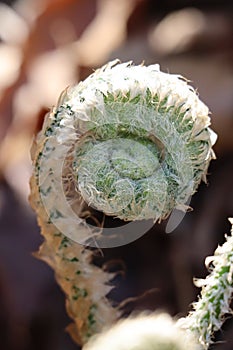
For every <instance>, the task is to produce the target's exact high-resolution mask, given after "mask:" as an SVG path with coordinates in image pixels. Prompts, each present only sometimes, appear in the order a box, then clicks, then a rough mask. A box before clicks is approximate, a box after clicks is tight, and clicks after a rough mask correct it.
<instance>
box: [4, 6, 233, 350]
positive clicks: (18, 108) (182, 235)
mask: <svg viewBox="0 0 233 350" xmlns="http://www.w3.org/2000/svg"><path fill="white" fill-rule="evenodd" d="M7 3H8V4H7ZM115 58H119V59H120V60H121V61H128V60H133V61H134V62H135V63H137V64H139V63H141V62H143V61H144V62H145V64H147V65H148V64H151V63H159V64H160V66H161V69H162V70H163V71H165V72H170V73H179V74H182V75H184V76H185V77H186V78H188V79H189V80H190V81H191V83H192V85H193V86H195V88H197V90H198V92H199V94H200V97H201V99H202V100H203V101H204V102H205V103H206V104H207V105H208V106H209V108H210V110H211V113H212V115H211V116H212V128H213V129H214V130H215V131H216V132H217V133H218V135H219V138H218V142H217V144H216V147H215V151H216V154H217V160H215V161H212V164H211V166H210V169H209V176H208V185H207V186H206V185H205V184H202V185H201V186H200V189H199V191H198V193H196V194H195V195H194V197H193V199H192V202H191V206H192V207H193V209H194V210H193V211H192V212H189V213H188V214H186V215H185V217H184V220H183V221H182V223H181V224H180V225H179V226H178V228H177V229H176V230H175V231H174V232H173V233H171V234H165V233H164V231H165V226H166V222H164V223H162V224H160V225H159V224H156V225H155V226H154V227H153V229H151V230H150V232H148V233H147V234H146V235H144V236H143V237H142V238H141V239H139V240H137V241H136V242H133V243H131V244H129V245H127V246H124V247H120V248H115V249H109V250H105V251H104V259H106V260H109V259H110V260H114V264H115V265H114V266H116V265H117V264H118V269H119V270H121V271H122V273H121V274H118V277H116V279H115V284H116V288H115V289H114V290H113V291H112V292H111V295H110V297H111V298H112V299H113V300H115V301H121V300H123V299H125V298H127V297H135V296H139V297H138V299H130V300H129V301H128V303H127V304H126V306H125V308H126V313H127V312H128V311H130V310H132V309H137V310H143V309H150V310H154V309H160V310H165V311H168V312H169V313H171V314H172V315H185V314H187V311H188V310H189V309H190V303H191V302H192V301H194V300H195V298H196V295H197V293H198V289H197V288H195V287H194V285H193V283H192V278H193V276H195V277H204V276H205V275H206V273H207V271H206V268H205V266H204V258H205V256H206V255H211V254H212V253H213V251H214V249H215V248H216V246H217V244H218V243H222V242H223V241H224V234H225V233H226V232H229V229H230V224H229V223H228V221H227V218H228V217H229V216H233V185H232V183H233V180H232V178H233V175H232V174H233V136H232V134H233V133H232V130H233V3H232V1H231V0H229V1H227V0H218V1H217V0H216V1H214V0H213V1H211V0H199V1H198V0H197V1H192V0H186V1H184V0H163V1H157V0H18V1H8V2H7V1H4V2H3V1H2V2H0V349H1V350H37V349H40V350H47V349H49V350H63V349H66V350H74V349H76V350H77V349H78V347H77V345H75V344H74V343H73V341H72V340H71V339H70V338H69V336H68V334H67V333H66V332H65V327H66V326H67V325H68V323H69V322H70V320H69V318H68V316H67V315H66V312H65V307H64V296H63V294H62V292H61V291H60V289H59V287H58V285H57V284H56V282H55V280H54V275H53V272H52V271H51V269H50V268H49V267H48V266H46V265H45V264H44V263H43V262H41V261H38V260H37V259H36V258H35V257H33V252H35V251H36V250H37V249H38V247H39V245H40V243H41V242H42V237H41V236H40V233H39V228H38V226H37V223H36V218H35V215H34V213H33V212H32V210H31V209H30V207H29V204H28V199H27V198H28V194H29V184H28V183H29V177H30V173H31V164H30V147H31V143H32V138H33V135H34V134H35V133H36V132H37V131H38V130H39V129H40V127H41V124H42V122H43V118H44V115H45V113H46V112H47V111H48V110H49V108H50V107H51V106H53V105H54V104H55V103H56V101H57V98H58V96H59V94H60V92H61V91H62V90H63V89H64V88H65V87H66V86H68V85H71V84H74V83H76V82H78V81H80V80H83V79H85V77H86V76H88V75H89V74H90V73H91V72H92V71H93V69H95V68H97V67H99V66H101V65H103V64H104V63H106V62H107V61H109V60H111V59H115ZM110 265H111V264H110ZM216 340H217V343H216V344H215V345H214V346H213V347H212V349H219V350H220V349H221V350H222V349H224V350H230V349H233V322H232V320H231V319H228V320H227V321H226V323H225V325H224V327H223V330H222V331H221V332H218V333H217V335H216Z"/></svg>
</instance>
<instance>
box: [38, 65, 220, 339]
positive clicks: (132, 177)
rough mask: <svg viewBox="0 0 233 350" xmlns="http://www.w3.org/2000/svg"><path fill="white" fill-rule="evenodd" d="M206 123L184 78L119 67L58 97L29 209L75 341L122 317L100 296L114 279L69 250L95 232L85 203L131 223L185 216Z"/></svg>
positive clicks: (200, 168)
mask: <svg viewBox="0 0 233 350" xmlns="http://www.w3.org/2000/svg"><path fill="white" fill-rule="evenodd" d="M209 126H210V118H209V116H208V108H207V107H206V106H205V104H204V103H203V102H201V101H200V100H199V98H198V96H197V94H196V92H195V91H194V89H193V88H192V87H190V86H189V85H188V84H187V82H186V81H185V80H184V79H183V78H182V77H180V76H178V75H171V74H167V73H163V72H161V71H160V69H159V66H158V65H151V66H148V67H145V66H142V65H141V66H134V65H132V64H131V63H123V64H119V62H118V61H114V62H111V63H109V64H107V65H106V66H104V67H103V68H101V69H99V70H97V71H96V72H95V73H93V74H92V75H91V76H90V77H88V78H87V79H86V80H85V81H83V82H80V83H79V84H78V85H77V86H75V87H70V88H68V89H67V90H65V91H64V93H63V94H62V96H61V98H60V99H59V101H58V104H57V106H56V107H55V108H54V109H53V110H52V111H51V112H50V113H49V114H48V115H47V117H46V119H45V122H44V126H43V129H42V131H41V132H40V134H39V136H38V137H37V140H36V142H35V146H34V151H33V162H34V173H33V176H32V178H31V203H32V206H33V207H34V209H35V211H36V212H37V215H38V220H39V224H40V226H41V227H42V234H43V235H44V237H45V241H44V243H43V245H42V247H41V248H40V253H39V254H40V257H41V258H43V259H44V260H46V261H47V262H48V263H49V264H50V265H51V266H52V267H53V268H54V270H55V272H56V276H57V279H58V282H59V283H60V285H61V286H62V288H63V290H64V291H65V293H66V295H67V309H68V312H69V314H70V315H71V317H72V318H73V319H74V321H75V324H74V325H73V326H72V331H71V332H72V334H73V336H74V337H76V340H77V341H78V342H80V343H83V342H86V340H87V339H88V338H89V337H90V335H91V334H93V333H95V332H98V331H99V330H100V329H101V328H102V326H103V324H104V323H106V322H109V323H111V322H113V321H114V320H116V319H117V318H118V317H119V312H118V310H117V309H115V308H113V307H112V305H111V303H110V302H109V301H108V299H107V298H106V295H107V294H108V292H109V290H110V289H111V288H110V287H109V286H108V281H109V280H110V279H111V278H112V274H108V273H106V272H103V271H102V270H101V269H100V268H98V267H96V266H94V265H92V264H91V263H90V261H91V251H90V250H87V249H85V248H84V247H83V246H81V245H80V244H77V243H75V242H78V243H82V244H87V245H88V240H89V239H90V238H92V237H94V236H95V232H96V231H97V236H98V235H99V234H101V229H100V230H99V231H98V229H97V228H96V227H93V226H91V225H90V224H87V221H86V220H85V215H87V214H85V213H87V211H86V209H87V205H89V206H90V207H93V208H94V209H96V210H98V211H102V212H104V213H105V214H106V215H110V216H113V217H117V218H119V219H122V220H124V221H130V222H131V221H132V222H134V221H138V220H139V221H140V220H147V219H152V220H153V222H155V221H161V220H162V219H164V218H166V217H167V216H168V215H169V213H170V212H171V211H172V210H173V208H180V209H183V210H185V209H186V202H187V200H188V198H189V197H190V196H191V195H192V194H193V193H194V192H195V191H196V189H197V187H198V184H199V183H200V181H201V180H202V179H203V180H205V177H206V172H207V168H208V165H209V162H210V160H211V159H212V158H214V152H213V150H212V145H213V144H214V142H215V140H216V137H215V134H214V133H213V132H212V130H211V129H210V128H209ZM132 239H135V236H133V238H132ZM124 244H125V243H124ZM89 245H92V244H89ZM100 246H101V244H100Z"/></svg>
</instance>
